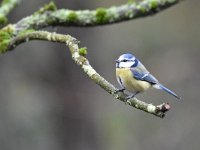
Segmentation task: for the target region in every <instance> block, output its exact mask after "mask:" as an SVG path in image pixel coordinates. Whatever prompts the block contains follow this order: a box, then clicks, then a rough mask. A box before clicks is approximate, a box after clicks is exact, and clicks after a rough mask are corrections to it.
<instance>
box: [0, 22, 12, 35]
mask: <svg viewBox="0 0 200 150" xmlns="http://www.w3.org/2000/svg"><path fill="white" fill-rule="evenodd" d="M0 31H4V32H7V33H8V34H9V35H10V36H12V35H13V31H14V27H13V25H12V24H8V25H7V26H6V27H4V28H3V29H1V30H0Z"/></svg>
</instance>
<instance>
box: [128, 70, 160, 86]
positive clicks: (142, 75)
mask: <svg viewBox="0 0 200 150" xmlns="http://www.w3.org/2000/svg"><path fill="white" fill-rule="evenodd" d="M131 72H132V74H133V77H134V78H135V79H137V80H141V81H146V82H149V83H151V84H157V83H158V80H157V79H156V78H155V77H154V76H153V75H151V74H150V73H149V72H148V71H146V70H145V71H144V72H142V71H141V70H138V69H136V68H131Z"/></svg>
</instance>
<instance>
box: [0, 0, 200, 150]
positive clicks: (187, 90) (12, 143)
mask: <svg viewBox="0 0 200 150" xmlns="http://www.w3.org/2000/svg"><path fill="white" fill-rule="evenodd" d="M48 2H49V1H48V0H35V1H28V0H27V1H26V0H22V2H21V4H20V5H19V6H18V7H17V8H16V9H14V10H13V11H12V13H11V14H10V15H9V19H10V22H11V23H15V22H17V21H18V20H20V19H21V18H23V17H25V16H28V15H30V14H32V13H33V12H34V11H36V10H38V8H39V7H40V6H42V5H44V4H45V3H48ZM125 2H126V1H122V0H115V1H114V0H107V1H100V0H99V1H93V0H66V1H64V0H56V1H55V3H56V4H57V6H58V8H69V9H75V10H77V9H95V8H97V7H109V6H111V5H113V4H115V5H120V4H123V3H125ZM199 8H200V1H199V0H187V1H186V0H185V1H184V2H182V3H180V4H178V5H175V6H173V7H172V8H170V9H167V10H166V11H163V12H161V13H159V14H158V15H156V16H153V17H147V18H143V19H138V20H133V21H128V22H124V23H120V24H114V25H111V26H102V27H94V28H72V27H70V28H69V27H56V28H48V30H50V31H57V32H59V33H64V34H71V35H72V36H74V37H76V38H78V39H79V40H80V41H81V46H87V47H88V53H89V54H88V56H87V57H88V58H89V60H90V62H91V64H92V65H93V66H94V67H95V68H96V70H97V71H98V72H99V73H100V74H101V75H103V76H104V77H105V78H106V79H107V80H109V81H110V82H111V83H113V84H114V85H116V86H118V84H117V82H116V79H115V62H114V60H115V59H116V58H117V57H118V56H119V55H120V54H122V53H125V52H132V53H134V54H135V55H136V56H137V57H138V58H139V59H140V60H141V61H142V62H143V63H144V64H145V66H146V67H147V68H148V69H149V70H150V71H151V72H152V74H154V75H155V76H156V77H157V78H158V79H159V80H160V81H161V82H162V83H163V84H164V85H166V86H167V87H169V88H170V89H172V90H174V91H175V92H177V93H178V94H179V95H181V97H182V100H181V101H177V100H176V99H174V98H173V97H172V96H170V95H168V94H166V93H164V92H160V91H157V90H150V91H148V92H146V93H144V94H143V95H139V96H138V98H140V99H141V100H144V101H146V102H149V103H154V104H160V103H162V102H170V104H171V106H172V109H171V110H170V112H169V113H168V114H167V116H166V118H164V119H160V118H157V117H154V116H152V115H149V114H147V113H144V112H142V111H139V110H136V109H133V108H131V107H129V106H127V105H125V104H124V103H122V102H120V101H117V100H115V99H114V98H113V97H112V96H111V95H109V94H108V93H106V92H105V91H104V90H102V89H101V88H100V87H99V86H97V85H96V84H95V83H93V82H92V81H91V80H90V79H88V78H87V77H86V75H85V74H83V73H82V71H81V70H80V68H79V67H78V66H76V65H75V64H74V62H73V61H72V59H71V57H70V53H69V50H68V49H67V48H66V47H65V45H64V44H56V43H50V42H44V41H32V42H28V43H25V44H22V45H20V46H18V47H17V48H16V49H15V50H14V51H12V52H9V53H6V54H4V55H1V56H0V149H1V150H94V149H95V150H103V149H104V150H121V149H123V150H130V149H134V150H145V149H154V150H161V149H162V150H169V149H170V150H176V149H179V150H188V149H192V150H199V147H200V122H199V121H200V117H199V113H200V109H199V106H200V101H199V89H200V85H199V84H200V72H199V68H200V67H199V63H200V62H199V57H200V51H199V47H200V30H199V27H200V21H199V14H200V9H199Z"/></svg>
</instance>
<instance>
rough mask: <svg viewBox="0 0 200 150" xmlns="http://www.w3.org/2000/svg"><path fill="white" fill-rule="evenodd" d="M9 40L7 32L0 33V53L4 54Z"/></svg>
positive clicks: (9, 36)
mask: <svg viewBox="0 0 200 150" xmlns="http://www.w3.org/2000/svg"><path fill="white" fill-rule="evenodd" d="M10 40H11V35H10V34H9V33H8V32H5V31H2V30H1V31H0V53H5V52H6V50H7V48H8V45H9V43H10Z"/></svg>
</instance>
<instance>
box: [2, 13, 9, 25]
mask: <svg viewBox="0 0 200 150" xmlns="http://www.w3.org/2000/svg"><path fill="white" fill-rule="evenodd" d="M7 21H8V20H7V18H6V17H5V16H4V15H2V14H0V24H1V25H3V24H6V23H7Z"/></svg>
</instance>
